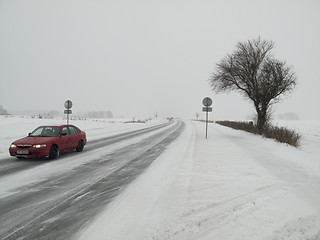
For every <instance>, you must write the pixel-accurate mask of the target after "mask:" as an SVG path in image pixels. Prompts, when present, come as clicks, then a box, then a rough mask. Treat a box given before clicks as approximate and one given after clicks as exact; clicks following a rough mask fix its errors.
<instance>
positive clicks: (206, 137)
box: [206, 111, 208, 139]
mask: <svg viewBox="0 0 320 240" xmlns="http://www.w3.org/2000/svg"><path fill="white" fill-rule="evenodd" d="M207 138H208V111H206V139H207Z"/></svg>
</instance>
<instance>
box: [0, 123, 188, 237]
mask: <svg viewBox="0 0 320 240" xmlns="http://www.w3.org/2000/svg"><path fill="white" fill-rule="evenodd" d="M184 125H185V124H184V123H183V122H171V123H164V124H160V125H156V126H152V127H148V128H145V129H142V130H136V131H132V132H127V133H122V134H118V135H115V136H112V137H105V138H100V139H96V140H93V141H91V142H89V143H88V145H87V146H86V147H85V150H84V152H82V153H80V154H79V153H76V152H67V153H63V154H61V156H60V157H59V158H58V159H57V160H55V161H48V160H23V161H22V160H15V159H13V158H9V159H3V160H2V161H1V169H0V188H1V194H0V200H1V202H0V212H1V216H0V239H70V238H71V237H72V235H73V234H75V233H76V232H78V231H79V229H80V228H81V227H82V226H84V225H85V224H86V223H88V222H89V221H90V220H91V218H93V217H94V216H95V215H96V214H97V213H99V212H100V211H101V210H102V209H103V208H104V207H105V206H106V205H107V204H108V203H110V202H111V201H112V200H113V199H114V198H115V197H116V196H117V195H118V194H119V193H120V192H121V191H122V190H123V189H124V188H125V187H126V186H127V185H128V184H129V183H131V182H132V181H133V180H134V179H136V178H137V176H139V175H140V174H141V173H142V172H143V171H144V170H145V169H146V168H148V166H149V165H150V164H151V163H152V162H153V161H154V160H155V159H156V158H157V157H158V156H159V155H160V154H161V153H162V152H163V151H164V150H165V149H166V147H167V146H168V145H169V144H170V143H171V142H172V141H173V140H174V139H176V138H177V137H178V136H179V135H180V133H181V132H182V130H183V129H184ZM48 169H50V170H48ZM30 176H33V177H30Z"/></svg>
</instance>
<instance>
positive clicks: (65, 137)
mask: <svg viewBox="0 0 320 240" xmlns="http://www.w3.org/2000/svg"><path fill="white" fill-rule="evenodd" d="M70 145H71V141H70V132H69V128H68V127H67V126H65V127H63V128H62V130H61V133H60V144H59V149H60V151H65V150H68V149H70V148H71V147H70Z"/></svg>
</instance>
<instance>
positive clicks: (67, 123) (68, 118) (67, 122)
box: [67, 110, 69, 125]
mask: <svg viewBox="0 0 320 240" xmlns="http://www.w3.org/2000/svg"><path fill="white" fill-rule="evenodd" d="M67 124H68V125H69V110H68V113H67Z"/></svg>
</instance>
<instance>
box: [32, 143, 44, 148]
mask: <svg viewBox="0 0 320 240" xmlns="http://www.w3.org/2000/svg"><path fill="white" fill-rule="evenodd" d="M46 146H47V145H46V144H36V145H33V146H32V147H34V148H44V147H46Z"/></svg>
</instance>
